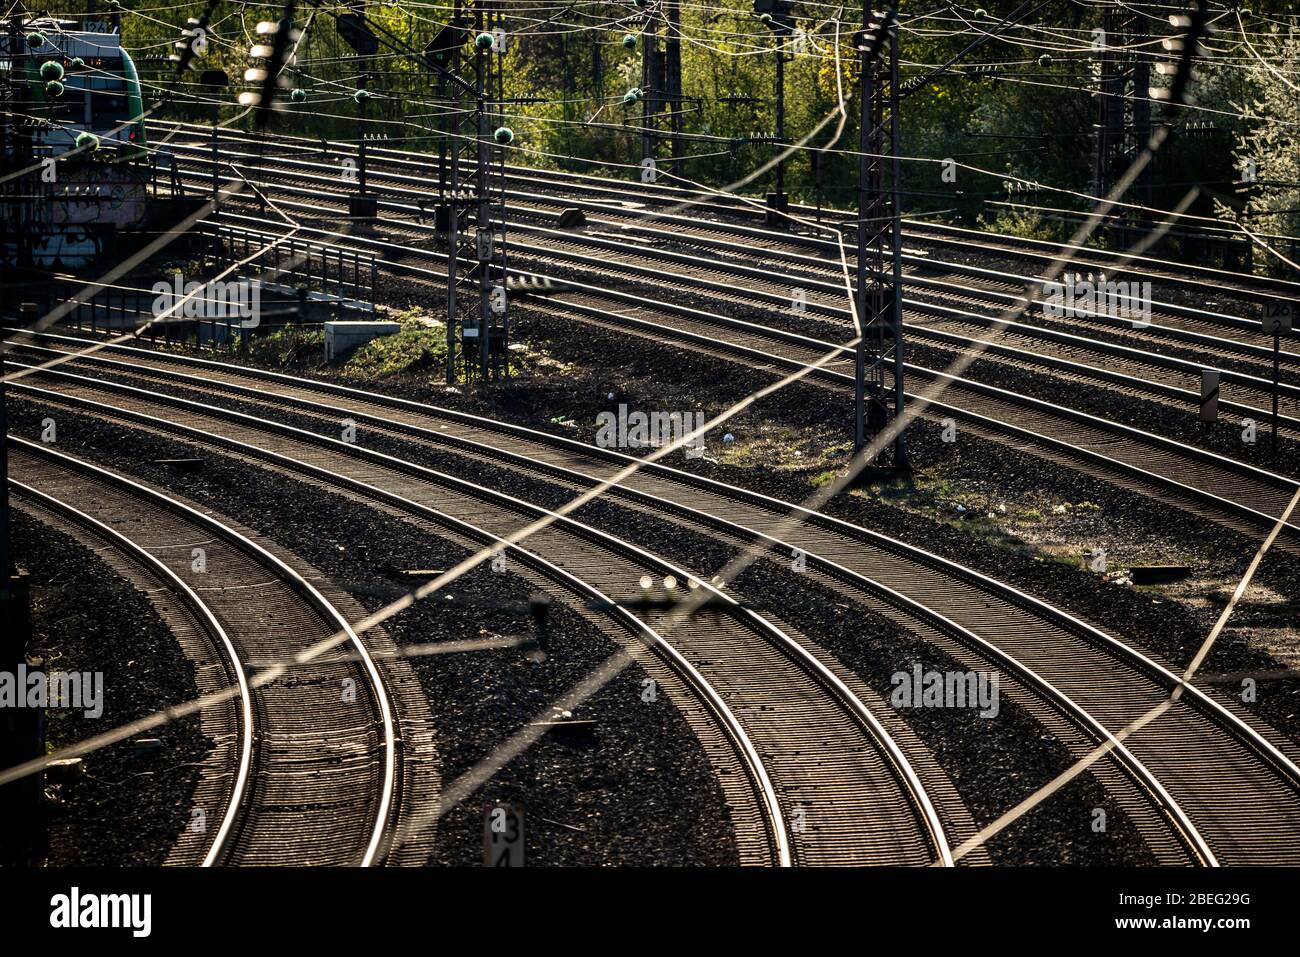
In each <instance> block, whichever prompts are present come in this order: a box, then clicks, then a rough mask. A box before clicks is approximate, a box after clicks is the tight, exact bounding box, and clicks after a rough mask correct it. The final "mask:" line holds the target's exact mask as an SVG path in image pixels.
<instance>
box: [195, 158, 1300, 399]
mask: <svg viewBox="0 0 1300 957" xmlns="http://www.w3.org/2000/svg"><path fill="white" fill-rule="evenodd" d="M233 142H234V143H237V144H244V145H247V141H243V140H240V139H239V138H234V139H233ZM277 142H279V141H277ZM171 145H172V146H173V147H174V148H176V149H178V150H180V151H182V152H186V151H188V153H189V155H190V156H192V157H193V161H194V162H197V163H198V164H200V165H201V166H203V167H204V172H203V173H202V175H201V176H197V175H195V176H192V177H191V178H192V180H193V181H194V182H195V184H196V185H197V186H199V187H200V188H202V186H205V185H206V183H207V181H208V179H209V177H210V170H211V167H210V156H209V155H208V153H207V152H206V147H204V146H202V145H201V144H187V143H184V142H174V143H172V144H171ZM225 155H226V158H227V159H228V160H229V159H230V158H231V156H240V157H242V158H243V159H245V160H246V161H254V160H256V161H257V167H256V170H255V172H254V171H250V172H254V175H256V176H258V177H259V178H261V179H262V180H263V181H265V182H272V181H274V182H277V183H279V184H280V187H279V188H281V189H283V190H285V191H286V192H289V193H294V192H296V193H297V194H298V195H300V196H302V197H311V198H320V197H322V196H328V195H329V194H331V193H333V194H336V195H338V196H340V197H341V198H342V197H344V196H345V194H346V187H345V186H344V184H343V183H341V182H340V180H339V179H338V177H337V176H336V175H333V174H334V173H335V170H334V169H333V168H332V167H330V166H329V164H327V163H319V162H311V161H308V160H301V159H300V160H294V159H291V158H288V157H283V156H274V157H267V158H262V157H257V156H256V155H255V154H252V153H242V154H240V153H235V154H229V153H228V154H225ZM412 165H414V164H412ZM285 180H287V181H289V184H290V185H287V186H286V185H284V184H283V183H282V182H281V181H285ZM229 181H230V182H236V181H237V180H236V179H235V178H231V179H230V180H229ZM293 183H310V184H311V188H309V189H297V190H295V189H294V187H293V186H292V184H293ZM428 188H429V184H428V180H427V175H408V174H403V173H393V172H388V171H386V170H385V169H384V168H382V167H380V168H379V169H376V170H375V171H374V172H373V174H372V176H371V185H370V189H371V190H372V191H373V192H375V193H377V194H379V195H380V196H381V197H388V198H391V199H401V200H406V201H407V202H405V203H392V202H389V203H385V204H384V208H386V209H388V210H389V211H390V212H392V213H396V214H397V215H400V216H404V217H407V218H408V219H411V220H414V219H415V218H417V217H422V216H423V214H424V213H425V212H426V211H427V208H426V209H425V210H422V209H421V208H420V206H419V205H418V203H420V202H426V203H427V201H428V199H429V197H428ZM550 188H551V189H556V188H557V187H556V185H555V184H551V186H550ZM604 188H605V189H609V188H610V187H609V185H608V184H606V185H605V187H604ZM629 190H630V187H629ZM615 195H620V194H617V193H616V194H615ZM622 195H638V194H636V193H635V192H629V193H625V194H622ZM508 197H509V198H510V201H509V202H508V204H507V208H508V211H509V216H510V230H511V231H513V232H514V233H516V234H517V233H520V232H523V233H527V234H529V235H530V242H529V244H528V246H527V248H526V249H523V250H521V249H520V248H519V247H518V246H516V250H515V252H516V254H518V253H520V252H526V253H527V254H528V255H529V256H530V257H533V258H537V257H538V256H539V254H540V253H542V252H543V251H544V250H545V249H547V248H553V247H554V246H555V244H557V243H558V244H560V248H563V247H564V246H567V247H568V248H570V249H583V248H586V249H587V250H590V249H591V248H593V247H595V248H600V247H601V246H604V247H605V248H610V247H611V246H612V247H613V248H614V249H616V250H618V251H619V252H621V253H623V254H627V253H629V252H635V253H636V254H637V255H639V256H641V257H645V258H648V259H650V260H654V259H658V260H660V261H664V262H670V263H678V264H681V263H686V264H688V265H689V267H690V268H691V269H692V270H697V271H698V270H705V271H707V272H713V273H722V274H724V275H726V274H728V273H731V274H733V275H741V276H744V277H745V278H746V280H747V282H751V286H752V280H753V279H754V278H755V277H758V278H759V279H760V280H762V279H766V280H767V283H768V284H769V285H776V286H777V287H778V288H779V296H780V298H781V299H782V300H783V301H784V302H786V303H787V304H788V301H789V298H790V289H791V287H792V286H794V285H800V286H803V285H809V286H810V287H811V288H810V289H809V290H808V291H809V292H811V293H812V294H813V295H812V296H811V299H812V300H813V301H812V302H810V306H811V307H812V308H814V309H816V308H818V307H819V306H822V305H823V304H821V303H818V302H817V301H816V299H817V296H818V295H819V294H823V293H824V294H828V295H829V297H830V299H829V303H830V305H831V307H832V308H833V311H834V312H835V313H837V314H838V315H840V316H847V311H846V310H844V309H842V308H840V306H839V303H840V302H843V297H844V279H843V274H842V272H841V271H840V267H839V265H838V260H839V247H838V245H837V244H836V243H835V242H834V241H832V240H829V239H825V238H819V237H815V236H793V235H791V234H790V233H789V232H782V231H774V230H770V229H765V228H761V227H757V226H748V225H742V224H736V223H734V222H728V221H721V222H716V221H708V220H701V219H700V218H699V217H698V216H686V215H659V216H657V217H656V218H654V219H653V220H651V221H649V222H647V221H646V220H645V215H646V212H645V210H641V209H637V208H629V207H638V206H642V205H644V204H642V203H638V202H634V201H631V200H626V199H624V200H619V201H618V202H617V204H615V205H611V203H610V202H609V201H602V200H600V199H599V198H596V199H590V198H584V197H577V198H574V197H571V196H564V195H562V194H561V195H552V194H549V193H545V192H526V191H519V190H512V191H510V192H509V193H508ZM566 208H578V209H582V210H584V211H585V212H586V213H587V214H588V215H589V216H590V217H591V220H590V226H591V227H592V228H591V229H589V230H586V231H585V233H584V232H574V231H561V230H556V229H554V228H551V227H553V226H554V224H555V220H556V218H557V216H558V215H559V213H560V212H561V211H562V210H564V209H566ZM386 226H387V227H389V228H394V227H395V228H398V229H409V228H413V227H412V224H411V223H401V222H400V221H394V220H392V219H391V218H390V219H389V220H387V221H386ZM600 228H604V229H608V230H612V231H613V232H612V233H604V234H602V233H601V232H600V231H599V229H600ZM632 240H635V241H636V242H637V243H638V246H637V247H636V248H635V249H633V248H632V247H631V246H630V241H632ZM668 247H672V248H673V249H676V250H678V251H676V252H674V251H672V249H670V248H668ZM701 254H706V255H707V256H708V257H709V258H708V259H703V258H701ZM828 257H829V259H830V262H828V261H827V260H828ZM903 264H904V287H905V289H910V290H911V292H912V293H913V294H914V295H913V296H912V297H910V298H908V299H905V304H906V305H908V306H910V307H911V309H910V312H911V315H910V316H909V317H906V318H909V319H910V320H911V321H913V322H915V321H916V320H917V319H918V318H919V317H924V316H929V317H930V318H931V320H933V319H935V318H938V319H943V318H949V319H954V318H956V319H964V320H965V323H966V324H967V325H971V324H974V325H977V326H978V325H987V324H988V323H989V322H990V321H991V319H992V318H994V317H996V316H997V315H998V314H999V313H1000V312H1001V311H1002V310H1003V309H1004V308H1006V307H1007V306H1009V305H1014V304H1016V303H1018V302H1019V301H1020V300H1021V298H1022V296H1023V294H1024V290H1025V289H1026V287H1028V286H1032V285H1036V281H1035V279H1034V278H1033V277H1031V276H1028V275H1023V274H1014V273H1007V272H1003V271H999V270H994V269H987V268H981V267H977V266H969V265H961V264H956V263H947V262H942V261H938V260H935V259H933V258H932V257H928V256H917V255H913V254H910V253H906V252H905V254H904V256H903ZM774 270H780V273H781V275H780V277H779V281H778V277H777V276H775V275H774ZM936 273H937V275H936ZM646 274H647V275H651V276H653V275H654V274H655V270H654V268H653V267H652V268H651V269H650V270H648V271H647V272H646ZM723 288H730V287H729V286H728V285H727V284H726V283H725V281H724V285H723ZM918 297H919V298H918ZM936 298H937V299H939V300H940V301H939V302H937V303H936V302H933V301H932V300H934V299H936ZM949 303H957V304H961V305H967V306H970V307H973V308H976V309H980V310H983V313H982V314H980V313H976V314H970V315H965V316H964V315H963V311H962V310H960V309H953V308H945V306H946V305H947V304H949ZM1148 319H1149V321H1148V323H1147V325H1146V326H1144V327H1143V328H1135V326H1134V324H1133V323H1132V322H1130V321H1129V320H1128V319H1125V318H1122V317H1120V316H1117V315H1107V314H1105V313H1102V314H1096V315H1092V314H1081V315H1076V316H1074V317H1071V318H1070V320H1069V323H1068V325H1066V324H1065V323H1063V322H1060V321H1056V322H1054V321H1052V320H1051V319H1049V318H1048V317H1046V316H1045V314H1044V311H1043V299H1041V298H1040V299H1036V300H1035V301H1034V306H1033V308H1032V309H1031V310H1030V313H1029V317H1028V321H1025V322H1022V323H1021V324H1019V325H1018V326H1017V327H1016V331H1017V332H1018V333H1019V334H1020V335H1021V336H1025V337H1028V338H1030V339H1031V340H1035V341H1037V340H1041V341H1040V342H1038V347H1039V348H1044V347H1045V345H1046V344H1048V343H1053V342H1066V341H1068V342H1071V343H1073V344H1075V345H1077V346H1078V347H1081V348H1084V349H1089V350H1091V351H1094V352H1099V353H1101V354H1109V355H1127V357H1128V358H1129V359H1130V360H1132V361H1137V362H1140V361H1143V360H1144V358H1145V359H1146V360H1147V361H1151V362H1154V363H1156V364H1160V361H1159V360H1164V362H1163V364H1164V366H1165V367H1166V368H1178V367H1179V364H1180V363H1182V364H1184V365H1185V364H1187V363H1192V364H1193V365H1195V369H1194V371H1196V372H1197V373H1198V374H1199V368H1200V365H1196V363H1198V362H1200V364H1201V365H1203V364H1204V362H1203V361H1201V360H1204V359H1211V360H1213V361H1215V362H1218V363H1219V364H1220V365H1222V366H1223V367H1224V372H1225V376H1226V378H1227V379H1228V380H1235V381H1237V382H1239V383H1240V384H1241V385H1242V386H1243V387H1246V388H1253V389H1255V390H1256V391H1258V390H1259V388H1260V386H1261V382H1262V380H1264V379H1266V378H1267V376H1266V375H1263V376H1261V375H1258V374H1252V373H1251V372H1250V370H1251V369H1252V368H1253V369H1256V371H1257V372H1258V371H1266V370H1263V367H1264V366H1266V365H1267V364H1268V363H1270V362H1271V349H1270V348H1269V346H1268V345H1267V344H1266V343H1265V342H1264V339H1263V337H1262V336H1261V334H1260V332H1259V320H1258V319H1256V318H1253V317H1250V318H1248V317H1245V316H1234V315H1228V314H1224V313H1219V312H1214V311H1210V310H1205V309H1199V308H1194V307H1189V306H1181V305H1177V304H1173V303H1159V302H1157V303H1154V304H1153V310H1152V314H1151V315H1150V317H1148ZM917 332H918V333H919V334H921V335H925V334H926V329H925V327H924V325H923V324H922V325H919V326H918V328H917ZM1081 332H1086V333H1087V334H1088V336H1092V337H1094V338H1092V339H1089V338H1087V337H1086V336H1084V335H1081V334H1080V333H1081ZM1296 337H1300V332H1294V333H1293V334H1292V336H1291V337H1290V339H1291V340H1294V339H1295V338H1296ZM1171 347H1172V348H1173V352H1172V354H1170V355H1169V356H1163V355H1161V354H1160V353H1161V350H1169V349H1170V348H1171ZM1282 360H1283V362H1284V363H1285V364H1286V365H1288V366H1292V365H1296V364H1300V349H1295V350H1292V349H1285V350H1283V353H1282ZM1252 363H1253V365H1252Z"/></svg>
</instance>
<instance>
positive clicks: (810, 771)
mask: <svg viewBox="0 0 1300 957" xmlns="http://www.w3.org/2000/svg"><path fill="white" fill-rule="evenodd" d="M56 375H57V374H56ZM64 381H65V382H68V381H70V380H66V379H65V380H64ZM11 388H13V389H14V391H15V393H26V392H31V394H33V395H41V396H42V397H43V399H45V400H47V401H48V400H55V401H61V402H65V403H66V402H71V403H73V404H74V405H76V406H78V408H79V409H80V410H81V411H83V412H90V413H93V414H100V415H110V416H112V417H119V418H122V419H125V420H127V421H130V422H131V423H132V424H133V425H136V426H146V427H148V428H150V429H153V430H157V431H160V432H162V433H165V434H169V435H173V436H174V435H176V434H178V433H180V434H183V435H184V437H185V440H186V441H187V442H191V443H201V444H204V445H208V446H217V447H219V448H220V449H221V450H222V451H223V452H224V453H225V454H235V455H238V456H240V457H245V458H250V459H253V460H256V461H259V462H262V463H266V464H269V465H271V466H272V467H275V468H277V469H280V470H284V471H288V472H290V473H292V474H295V475H297V476H299V477H302V478H304V479H306V480H310V481H312V482H315V483H319V484H323V485H325V486H327V487H333V488H337V489H341V490H343V491H345V492H346V493H347V494H349V495H351V496H354V497H360V498H364V499H366V500H369V501H374V502H378V503H382V504H383V505H384V506H386V507H389V508H395V509H397V510H398V511H399V512H402V513H405V514H407V515H409V516H412V517H415V518H417V519H420V520H422V521H426V522H429V521H431V522H433V523H434V524H436V525H439V526H442V527H448V528H452V529H454V530H455V531H456V532H457V533H459V534H461V535H465V536H467V537H470V538H473V539H476V540H478V541H480V542H482V543H484V544H490V545H493V546H495V547H497V548H503V547H504V548H506V550H507V551H508V552H509V553H510V554H512V555H515V556H516V557H518V558H519V560H520V561H521V562H523V563H524V564H525V565H526V566H528V567H531V568H534V569H536V570H539V571H542V572H543V573H544V574H547V575H548V576H550V577H552V578H555V579H558V580H559V581H561V582H563V583H564V584H565V586H566V587H567V588H569V589H570V590H571V591H574V592H575V593H576V594H577V595H578V596H579V597H580V598H581V600H583V601H584V602H598V603H599V604H600V605H601V606H602V607H605V606H608V607H609V608H610V610H611V611H610V613H611V614H612V615H613V616H614V618H615V619H616V620H617V621H618V622H619V624H620V625H621V626H622V627H624V628H626V629H628V630H629V631H631V632H632V633H633V634H634V636H635V637H636V638H637V639H638V640H639V641H640V642H641V643H643V644H645V645H648V646H649V647H650V648H651V650H653V651H654V652H655V653H656V654H657V655H659V656H662V658H663V659H664V660H665V661H666V663H667V664H668V666H669V667H670V668H672V669H673V670H674V671H675V672H676V673H677V674H678V675H679V676H680V679H681V681H682V683H683V684H684V685H685V686H687V687H688V688H689V689H691V693H692V694H693V695H695V696H697V697H698V698H699V699H700V701H701V702H702V703H703V704H704V705H705V708H706V709H707V710H708V711H709V712H710V713H711V715H712V717H713V719H714V725H713V728H712V729H711V730H705V732H704V734H703V735H702V739H703V740H704V741H705V743H706V747H709V746H710V744H711V746H712V756H713V757H714V758H715V760H716V759H717V756H718V752H719V751H720V750H722V749H727V750H730V751H732V754H731V757H730V760H729V761H727V762H726V764H727V766H735V765H739V766H740V767H742V768H743V769H744V770H745V773H744V774H726V775H722V776H721V778H720V780H721V782H722V785H723V789H724V793H725V794H726V796H727V798H728V801H729V803H730V804H731V807H732V813H733V818H734V819H735V823H736V830H737V842H738V846H739V847H740V850H741V855H742V860H744V861H745V862H747V863H775V864H783V865H784V864H791V863H798V864H870V863H892V864H899V863H905V864H930V863H934V862H936V861H937V862H939V863H951V855H950V850H949V841H948V838H947V836H946V834H945V824H944V822H943V820H942V819H941V818H940V816H939V815H938V813H937V811H936V809H935V807H934V804H933V802H932V801H931V799H930V797H929V795H928V793H927V791H926V787H925V785H924V784H923V783H922V782H921V780H920V778H919V777H918V775H917V773H916V772H915V770H914V769H913V768H912V766H911V764H910V763H909V760H908V758H907V757H906V756H905V755H904V753H903V751H902V750H901V749H900V748H899V747H898V745H897V744H896V743H895V742H894V741H893V739H892V738H891V736H890V734H889V733H888V732H887V731H886V730H885V728H884V726H883V725H882V724H881V723H880V722H879V720H878V719H877V718H876V717H875V715H874V714H873V713H872V711H871V709H869V708H868V707H867V706H866V705H865V704H864V703H863V701H862V699H861V697H860V696H859V691H858V690H856V689H854V688H851V687H850V682H851V681H852V679H851V678H850V679H849V681H846V680H845V678H844V677H842V676H841V675H839V674H837V673H836V672H835V671H834V670H833V669H832V668H831V667H829V666H828V665H827V664H825V663H824V662H823V661H822V660H821V659H819V658H818V657H816V656H814V655H812V654H810V653H809V652H808V651H807V650H806V649H805V648H804V647H803V645H802V644H801V643H800V642H798V641H797V640H795V639H794V638H792V637H791V636H789V635H788V634H786V633H785V632H784V631H783V630H782V629H780V628H779V627H777V626H776V625H774V624H772V623H771V622H770V621H768V620H767V619H765V618H764V617H762V616H760V615H758V614H756V613H755V612H753V611H752V610H750V609H748V608H745V607H743V606H741V605H739V604H738V603H736V602H735V601H734V600H733V599H731V598H730V597H729V596H728V595H726V594H725V593H722V592H721V591H718V590H717V589H715V588H713V586H712V585H710V584H709V583H708V582H704V581H700V580H699V579H697V578H695V577H694V576H691V575H690V574H689V573H687V572H686V571H685V570H683V569H681V568H679V567H677V566H675V565H672V564H671V563H668V562H666V561H664V560H662V559H660V558H657V557H656V556H654V555H652V554H651V553H649V552H647V551H645V550H643V549H640V548H638V547H636V546H634V545H632V544H630V543H627V542H624V541H621V540H619V539H616V538H615V537H614V536H612V535H609V534H606V533H603V532H601V531H599V530H597V529H594V528H591V527H589V526H585V525H583V524H582V523H579V522H576V521H573V520H571V519H567V518H565V519H560V520H559V521H558V522H556V523H555V524H554V525H551V526H550V527H548V528H547V529H546V530H545V531H544V532H539V533H538V534H536V535H534V536H532V537H530V538H529V540H528V545H529V547H528V548H527V549H523V548H519V547H516V546H508V547H507V546H505V545H504V540H505V537H506V536H508V535H509V534H510V533H511V532H513V531H514V530H516V529H517V528H518V527H519V526H521V525H522V524H525V523H526V522H527V521H528V520H532V519H536V518H539V517H541V516H543V515H545V514H546V512H545V510H544V509H542V508H540V507H538V506H533V505H531V504H529V503H527V502H525V501H523V500H521V499H518V498H514V497H512V496H509V495H505V494H503V493H499V492H495V491H492V490H489V489H484V488H480V487H477V486H475V485H474V484H473V483H470V482H465V481H462V480H459V479H456V478H454V477H452V476H447V475H442V474H440V473H437V472H434V471H433V470H431V469H427V468H423V467H420V466H418V465H415V464H413V463H410V462H405V461H401V460H398V459H394V458H392V457H391V456H385V455H382V454H379V453H374V452H369V451H368V450H365V449H364V448H362V447H359V446H355V445H349V444H348V443H344V442H341V441H338V440H333V439H329V438H326V437H323V436H320V435H315V434H312V433H307V432H303V431H301V430H298V429H293V428H289V427H285V426H281V425H278V424H276V423H273V422H270V421H267V420H259V419H254V418H250V417H247V416H239V415H237V414H234V413H226V414H220V412H219V410H216V409H207V410H198V409H194V408H190V407H184V404H183V403H182V404H180V405H178V404H176V403H174V402H170V401H168V400H167V397H165V396H162V395H154V396H150V397H148V398H147V399H146V398H145V397H144V396H143V395H141V394H135V395H133V396H132V399H131V400H125V401H124V400H122V399H121V398H120V397H119V399H118V401H117V403H116V404H115V405H113V406H110V405H106V404H104V402H103V401H102V400H103V399H104V398H105V396H104V395H103V394H100V396H99V400H98V401H95V400H91V401H88V400H87V399H86V396H87V395H88V394H89V392H90V384H89V383H80V384H78V385H76V386H74V387H71V388H68V389H67V391H64V390H60V392H59V393H58V394H56V393H52V392H48V391H46V390H37V391H35V392H32V391H31V389H30V387H28V386H25V385H24V384H23V383H21V382H14V383H12V384H11ZM78 393H80V395H78ZM160 403H161V405H162V406H165V407H166V415H167V417H166V419H163V418H160V417H158V416H157V415H156V414H155V413H157V412H158V411H159V409H160ZM647 575H649V576H652V577H655V578H659V577H665V576H673V577H675V578H676V579H677V580H678V581H681V582H691V583H693V587H699V588H702V589H704V590H705V591H706V592H708V593H710V594H711V600H712V602H711V607H713V608H715V611H714V612H713V613H707V614H703V615H697V616H693V617H690V618H687V619H686V620H685V621H684V622H680V623H674V620H673V614H672V610H671V609H663V610H656V609H650V610H647V611H645V612H643V613H642V614H641V615H639V616H636V617H634V616H632V615H631V614H630V613H629V612H628V611H627V609H626V608H625V607H624V604H625V603H627V602H629V601H630V600H631V599H632V598H633V597H635V596H636V595H637V593H638V588H639V585H638V583H639V582H640V580H641V579H642V578H643V577H645V576H647ZM717 608H721V609H722V610H721V611H717V610H716V609H717ZM674 625H675V626H674ZM670 626H673V627H670ZM661 631H662V632H664V634H662V635H661V634H660V632H661ZM859 688H861V685H860V683H859ZM863 691H864V693H865V689H863ZM697 717H698V716H697ZM696 726H697V728H698V727H699V722H698V720H697V721H696ZM710 737H711V738H712V739H713V740H712V741H711V742H710V741H709V738H710ZM796 808H799V809H802V810H803V813H804V815H806V817H807V820H808V821H809V829H808V830H807V831H803V832H801V833H799V834H798V836H797V838H796V837H795V835H794V834H792V833H791V828H790V824H789V818H790V816H791V812H792V811H793V810H794V809H796Z"/></svg>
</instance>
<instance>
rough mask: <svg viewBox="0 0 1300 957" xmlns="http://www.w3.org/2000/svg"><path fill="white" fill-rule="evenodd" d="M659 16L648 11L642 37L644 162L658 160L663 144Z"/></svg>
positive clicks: (642, 138) (642, 153) (642, 139)
mask: <svg viewBox="0 0 1300 957" xmlns="http://www.w3.org/2000/svg"><path fill="white" fill-rule="evenodd" d="M658 26H659V25H658V21H657V19H656V12H655V11H654V10H653V9H649V8H647V11H646V18H645V29H644V31H643V32H642V34H641V37H642V41H643V42H644V47H643V49H642V52H641V161H642V163H643V164H645V161H646V160H651V161H657V160H658V152H659V149H658V146H659V143H658V140H659V136H658V133H659V129H658V119H659V101H658V94H659V92H660V90H659V72H660V71H659V70H658V64H659V44H658V42H657V41H658V37H657V31H658Z"/></svg>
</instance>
